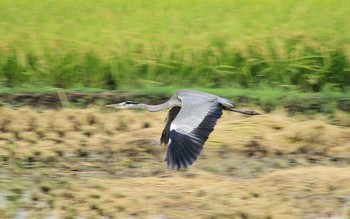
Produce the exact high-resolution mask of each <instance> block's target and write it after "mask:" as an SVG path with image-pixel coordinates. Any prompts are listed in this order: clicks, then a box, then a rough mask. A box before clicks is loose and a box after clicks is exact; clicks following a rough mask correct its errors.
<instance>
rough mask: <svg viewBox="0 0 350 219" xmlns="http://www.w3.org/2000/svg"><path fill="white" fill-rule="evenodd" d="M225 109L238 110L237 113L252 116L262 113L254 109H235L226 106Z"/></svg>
mask: <svg viewBox="0 0 350 219" xmlns="http://www.w3.org/2000/svg"><path fill="white" fill-rule="evenodd" d="M224 109H225V110H229V111H232V112H236V113H242V114H245V115H250V116H254V115H261V113H258V112H255V111H253V110H239V109H235V108H233V107H224Z"/></svg>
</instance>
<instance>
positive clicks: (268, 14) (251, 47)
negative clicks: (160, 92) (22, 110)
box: [0, 0, 350, 91]
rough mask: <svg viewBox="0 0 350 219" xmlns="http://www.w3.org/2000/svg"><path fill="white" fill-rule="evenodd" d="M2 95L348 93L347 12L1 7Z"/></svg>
mask: <svg viewBox="0 0 350 219" xmlns="http://www.w3.org/2000/svg"><path fill="white" fill-rule="evenodd" d="M0 3H1V5H2V7H1V9H0V17H1V21H0V23H1V25H0V32H1V34H0V42H1V45H0V77H1V81H0V83H1V86H3V87H18V86H22V87H44V86H51V87H63V88H71V87H99V88H105V89H122V88H125V87H129V88H130V87H131V88H135V87H137V88H139V87H149V86H151V87H152V86H169V85H176V86H180V87H184V86H186V87H190V86H201V87H203V86H204V87H243V88H253V87H254V88H255V87H266V86H269V87H281V88H287V89H298V90H303V91H321V90H324V89H331V90H336V91H339V90H340V91H346V90H348V89H349V86H350V72H349V71H350V70H349V69H350V68H349V60H350V55H349V54H350V39H349V36H350V2H348V1H342V0H310V1H307V2H305V1H278V0H269V1H266V0H264V1H254V0H248V1H241V0H237V1H228V0H214V1H209V2H207V1H202V0H190V1H186V3H184V2H183V1H181V0H175V1H160V0H150V1H142V0H131V1H127V0H102V1H82V0H78V1H74V2H71V1H68V0H61V1H58V0H52V1H45V2H44V3H43V2H41V1H37V0H28V1H10V0H1V1H0Z"/></svg>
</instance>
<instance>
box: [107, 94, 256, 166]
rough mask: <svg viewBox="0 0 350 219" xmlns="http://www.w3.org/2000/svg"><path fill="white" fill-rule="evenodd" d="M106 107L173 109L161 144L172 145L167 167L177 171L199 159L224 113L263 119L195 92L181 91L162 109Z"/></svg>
mask: <svg viewBox="0 0 350 219" xmlns="http://www.w3.org/2000/svg"><path fill="white" fill-rule="evenodd" d="M106 107H112V108H118V109H125V108H142V109H146V110H148V111H150V112H157V111H160V110H164V109H168V108H170V110H169V112H168V116H167V118H166V120H165V127H164V130H163V132H162V136H161V138H160V142H161V143H162V144H165V145H168V148H167V152H166V157H165V160H164V161H166V162H167V166H168V167H169V168H171V169H175V168H176V169H177V170H179V169H180V168H181V167H183V168H184V169H187V168H188V167H189V166H191V165H192V164H193V162H194V161H195V160H196V159H197V157H198V155H199V154H200V152H201V151H202V149H203V145H204V143H205V141H206V140H207V139H208V137H209V135H210V133H211V132H212V131H213V130H214V126H215V125H216V122H217V120H218V119H219V118H220V117H221V115H222V111H223V110H229V111H233V112H238V113H242V114H247V115H260V113H257V112H255V111H243V110H238V109H234V105H233V103H232V102H231V101H229V100H228V99H225V98H221V97H219V96H216V95H213V94H209V93H205V92H200V91H195V90H178V91H176V92H175V94H174V95H173V96H172V97H171V98H170V100H168V101H166V102H165V103H163V104H159V105H147V104H144V103H136V102H133V101H125V102H122V103H118V104H109V105H106Z"/></svg>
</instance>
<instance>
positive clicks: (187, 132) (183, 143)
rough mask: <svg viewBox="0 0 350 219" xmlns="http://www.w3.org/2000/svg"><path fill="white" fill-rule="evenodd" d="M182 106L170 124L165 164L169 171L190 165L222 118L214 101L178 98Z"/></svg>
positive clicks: (190, 97) (199, 98)
mask: <svg viewBox="0 0 350 219" xmlns="http://www.w3.org/2000/svg"><path fill="white" fill-rule="evenodd" d="M179 99H180V100H181V102H182V107H181V109H180V111H179V113H178V114H177V116H176V117H175V119H174V120H173V122H172V123H171V125H170V132H169V137H170V140H169V144H168V150H167V154H166V158H165V161H166V162H167V165H168V167H169V168H171V169H175V168H176V169H180V168H181V167H184V168H185V169H186V168H187V167H189V166H190V165H192V163H193V162H194V161H195V160H196V159H197V157H198V155H199V154H200V152H201V151H202V149H203V145H204V143H205V141H206V140H207V139H208V137H209V134H210V133H211V132H212V131H213V130H214V126H215V125H216V121H217V120H218V119H219V118H220V117H221V115H222V105H221V104H220V103H219V102H218V101H217V98H213V97H211V98H206V97H201V96H179Z"/></svg>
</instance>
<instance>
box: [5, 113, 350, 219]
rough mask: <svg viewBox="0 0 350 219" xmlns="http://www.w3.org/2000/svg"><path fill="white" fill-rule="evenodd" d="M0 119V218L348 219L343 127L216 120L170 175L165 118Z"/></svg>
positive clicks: (272, 118) (349, 153) (227, 116)
mask: <svg viewBox="0 0 350 219" xmlns="http://www.w3.org/2000/svg"><path fill="white" fill-rule="evenodd" d="M0 112H1V115H2V116H1V118H0V130H1V131H0V147H1V148H0V149H1V150H0V165H1V171H0V212H2V213H1V214H0V216H1V218H13V217H15V216H16V215H18V212H20V210H19V209H22V211H24V212H26V214H27V216H28V217H29V218H38V217H39V218H40V217H46V216H59V217H60V218H61V217H62V218H70V217H76V216H88V217H90V218H101V217H103V216H104V217H107V218H126V217H133V218H179V217H183V216H186V218H316V217H332V216H339V217H343V218H347V217H349V216H350V196H349V194H350V193H349V191H350V184H349V182H350V169H349V167H348V165H349V163H350V161H349V160H350V139H349V136H350V128H349V127H346V126H336V125H331V124H329V123H327V122H326V121H325V119H323V118H318V119H313V120H307V119H305V118H297V117H287V116H285V115H284V114H283V113H275V114H267V115H263V116H259V117H245V116H242V115H238V114H234V113H230V112H228V113H224V115H223V118H222V119H220V120H219V122H218V125H217V126H216V129H215V131H214V132H213V134H212V135H211V137H210V138H209V139H208V141H207V143H206V145H205V149H204V150H203V152H202V153H201V155H200V157H199V158H198V160H197V161H196V162H195V164H194V165H193V166H192V167H191V168H190V169H189V170H188V171H186V172H184V171H181V172H169V171H168V170H166V168H165V164H164V163H163V162H162V161H163V158H164V155H165V150H166V148H164V147H163V146H159V145H157V142H158V139H159V136H160V133H161V131H162V123H163V121H164V117H165V115H166V112H160V113H148V112H143V111H102V110H97V109H84V110H81V109H79V110H78V109H62V110H44V111H40V110H33V109H29V108H21V109H17V110H14V109H10V108H0ZM4 200H5V201H4Z"/></svg>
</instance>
